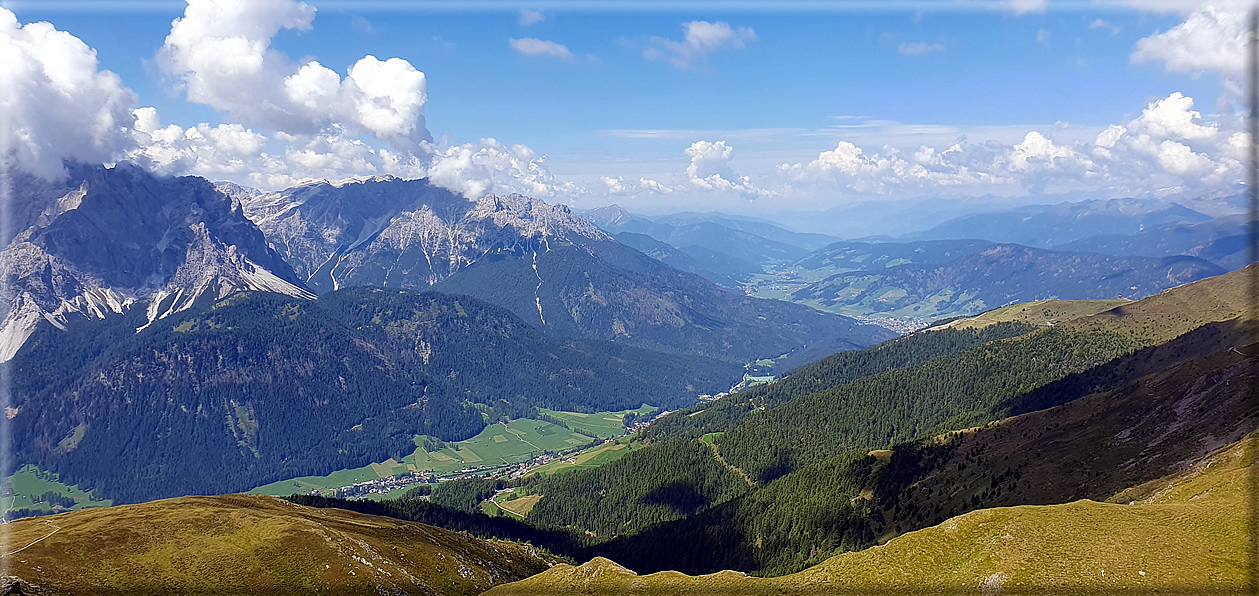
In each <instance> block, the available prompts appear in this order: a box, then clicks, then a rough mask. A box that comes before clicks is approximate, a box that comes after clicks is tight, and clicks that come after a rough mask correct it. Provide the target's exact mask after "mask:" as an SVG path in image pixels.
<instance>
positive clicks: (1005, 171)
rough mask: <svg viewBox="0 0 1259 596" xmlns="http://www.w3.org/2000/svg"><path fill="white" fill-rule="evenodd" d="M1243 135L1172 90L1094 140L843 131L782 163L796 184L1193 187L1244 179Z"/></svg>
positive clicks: (913, 189) (1026, 189)
mask: <svg viewBox="0 0 1259 596" xmlns="http://www.w3.org/2000/svg"><path fill="white" fill-rule="evenodd" d="M1249 141H1250V139H1249V137H1248V135H1246V134H1245V133H1242V132H1240V131H1232V132H1226V131H1225V129H1224V126H1223V125H1222V124H1221V123H1220V122H1205V121H1204V120H1203V118H1202V115H1201V114H1200V113H1199V112H1198V111H1197V110H1195V109H1194V103H1193V99H1192V98H1189V97H1186V96H1184V95H1182V94H1180V93H1173V94H1171V95H1169V96H1167V97H1165V98H1163V99H1160V100H1157V101H1155V102H1152V103H1151V104H1149V105H1148V106H1146V108H1145V109H1144V110H1143V111H1142V112H1141V115H1140V116H1138V117H1136V118H1133V119H1131V120H1128V121H1126V122H1123V123H1121V124H1115V125H1111V126H1109V127H1107V128H1105V129H1103V130H1101V131H1100V132H1099V133H1098V134H1097V135H1096V138H1095V139H1093V140H1092V141H1091V142H1090V141H1075V142H1069V141H1068V142H1060V141H1055V140H1054V139H1053V138H1051V135H1050V134H1048V133H1046V132H1042V131H1039V130H1031V131H1028V132H1027V133H1026V134H1025V135H1024V136H1023V139H1022V140H1021V141H1019V142H1017V143H1010V144H1003V143H999V142H995V141H987V142H978V143H972V142H966V141H963V142H960V143H956V144H953V145H951V146H950V147H948V148H947V149H944V150H943V151H941V150H938V149H937V148H935V147H929V146H922V147H920V148H919V149H918V150H916V151H914V152H912V153H911V154H909V155H902V154H901V152H900V151H898V150H897V149H895V148H891V147H884V148H882V149H880V150H879V151H875V152H873V153H868V152H867V151H865V150H863V149H862V148H861V147H858V146H856V145H854V144H853V143H851V142H848V141H840V142H839V143H838V144H837V145H836V147H835V148H834V149H832V150H828V151H823V152H821V153H819V154H818V157H817V159H814V160H812V161H809V162H801V163H794V164H782V165H780V166H779V167H778V172H779V174H780V175H782V176H783V177H784V178H785V179H786V180H787V181H788V182H789V183H790V184H792V185H793V186H794V188H795V189H796V192H807V191H817V190H819V189H827V188H829V189H835V188H839V189H842V190H844V191H847V192H850V193H856V194H874V195H891V194H897V195H911V194H924V193H936V192H939V191H940V189H942V188H954V189H959V190H965V191H966V192H970V193H988V192H997V193H1002V194H1028V193H1033V194H1034V193H1043V192H1068V191H1076V190H1088V191H1098V192H1102V193H1104V194H1107V195H1110V196H1125V195H1126V196H1131V195H1139V194H1145V193H1149V192H1170V193H1178V194H1193V193H1203V192H1210V191H1213V190H1218V189H1219V188H1221V187H1224V188H1227V187H1229V186H1231V185H1233V184H1236V183H1238V182H1240V181H1241V179H1242V176H1243V172H1244V168H1243V164H1244V159H1245V157H1244V156H1245V151H1246V150H1247V147H1248V146H1249Z"/></svg>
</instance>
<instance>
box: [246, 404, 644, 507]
mask: <svg viewBox="0 0 1259 596" xmlns="http://www.w3.org/2000/svg"><path fill="white" fill-rule="evenodd" d="M655 409H656V408H653V407H651V406H643V407H640V408H638V409H637V410H626V411H621V412H595V413H592V414H583V413H578V412H559V411H553V410H543V412H544V413H545V414H547V415H548V416H551V417H554V418H555V419H557V420H559V421H561V422H563V423H564V424H566V425H568V426H569V428H564V427H562V426H559V425H556V424H552V423H550V422H544V421H541V420H533V419H529V418H522V419H519V420H512V421H511V422H510V423H508V424H503V423H501V422H496V423H494V424H491V425H489V426H487V427H485V429H484V430H482V431H481V432H480V433H478V434H477V435H476V436H475V437H472V438H471V439H467V440H463V441H459V442H456V443H446V444H445V447H443V448H441V449H438V450H436V451H425V450H424V448H423V447H422V446H421V445H423V444H424V443H425V440H424V438H423V437H416V439H415V443H416V449H415V452H414V453H411V454H410V455H408V456H406V457H404V458H402V461H398V460H394V459H390V460H387V461H384V462H379V463H373V464H370V465H367V466H363V467H361V468H353V469H347V470H338V471H336V472H333V473H332V474H329V475H327V476H304V477H301V478H294V479H290V480H281V481H279V482H273V483H271V484H267V485H264V486H260V487H258V488H255V489H253V490H252V491H249V492H251V493H255V494H264V495H273V496H284V495H290V494H294V493H298V494H305V493H309V492H310V491H313V490H320V491H326V490H331V489H334V488H340V487H343V486H350V485H352V484H357V483H359V482H367V481H371V480H376V479H379V478H386V477H389V476H395V475H399V474H408V473H411V472H431V473H433V474H436V475H439V476H440V475H445V474H451V473H455V472H459V471H461V470H465V469H468V468H477V467H480V468H486V467H502V466H506V465H511V464H517V463H520V462H524V461H528V460H530V459H533V458H534V457H538V456H540V455H542V454H543V453H544V452H547V451H550V452H556V451H561V450H564V449H571V448H574V447H580V446H582V445H587V444H590V443H591V442H592V441H595V440H596V439H594V438H592V437H590V436H588V435H587V434H582V433H589V434H590V435H595V436H597V437H598V438H600V439H606V438H611V437H615V436H618V435H621V434H624V432H625V425H624V423H623V420H624V418H625V414H627V413H628V412H635V413H639V414H644V413H648V412H652V411H654V410H655ZM574 431H581V432H574ZM401 492H403V491H393V493H399V494H400V493H401ZM393 493H390V494H393ZM382 498H383V497H382Z"/></svg>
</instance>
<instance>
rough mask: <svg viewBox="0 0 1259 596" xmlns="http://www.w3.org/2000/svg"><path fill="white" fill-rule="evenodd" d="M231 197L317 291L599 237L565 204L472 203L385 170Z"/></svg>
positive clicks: (386, 281)
mask: <svg viewBox="0 0 1259 596" xmlns="http://www.w3.org/2000/svg"><path fill="white" fill-rule="evenodd" d="M240 196H241V202H242V205H243V206H244V209H245V213H246V214H247V215H248V216H249V217H250V218H251V219H253V220H254V221H255V222H257V224H258V226H259V227H260V228H261V229H262V230H263V232H264V233H265V234H266V236H267V239H268V241H269V242H271V244H272V245H273V246H274V247H275V248H276V249H277V250H278V251H280V253H281V254H284V255H285V256H286V258H288V260H289V261H290V262H291V263H292V265H293V268H294V270H295V271H297V273H298V275H300V276H302V277H303V278H304V279H305V280H306V282H307V284H308V285H309V286H310V287H311V288H312V289H314V290H316V291H319V292H325V291H331V290H334V289H337V288H342V287H348V286H353V285H384V286H395V287H417V288H418V287H426V286H431V285H433V284H435V283H437V282H439V281H441V280H443V279H445V278H447V277H449V276H450V275H452V274H454V273H455V272H457V271H458V270H460V269H461V268H463V267H466V266H468V265H470V264H472V263H473V262H475V261H476V260H478V259H480V258H482V257H484V256H486V255H488V254H494V253H499V252H507V253H511V254H522V253H523V252H527V251H529V250H538V249H539V247H537V246H534V245H533V244H532V242H533V241H536V242H537V243H538V244H546V243H547V242H549V241H551V240H569V239H570V236H573V235H576V236H581V237H585V238H590V239H597V240H606V239H607V238H608V236H607V235H606V234H604V233H603V232H601V231H599V229H598V228H596V227H595V226H594V225H592V224H590V223H588V222H586V221H585V220H584V219H581V218H579V217H576V216H573V215H572V212H571V211H569V209H568V207H566V206H564V205H558V206H552V205H548V204H546V203H544V202H542V201H538V200H535V199H531V198H528V197H524V196H521V195H515V194H513V195H508V196H504V197H499V196H495V195H487V196H486V197H484V198H482V199H480V200H479V201H475V202H474V201H469V200H467V199H465V198H463V197H460V196H458V195H456V194H454V193H451V192H450V191H448V190H446V189H444V188H440V187H437V186H433V185H430V184H428V182H427V181H426V180H403V179H400V178H394V177H392V176H381V177H372V178H359V179H350V180H345V181H340V182H328V181H316V182H310V183H307V184H303V185H300V186H296V187H293V188H289V189H285V190H282V191H279V192H274V193H266V194H261V195H256V196H246V195H244V194H241V195H240ZM383 263H389V264H390V266H389V267H382V266H381V265H382V264H383Z"/></svg>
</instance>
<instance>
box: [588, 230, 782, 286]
mask: <svg viewBox="0 0 1259 596" xmlns="http://www.w3.org/2000/svg"><path fill="white" fill-rule="evenodd" d="M613 238H616V241H617V242H620V243H621V244H624V245H626V246H628V247H630V248H633V249H634V250H637V251H639V252H641V253H643V254H645V255H647V256H649V257H651V258H653V259H656V260H657V261H660V262H661V263H664V264H666V265H668V266H670V267H673V268H674V269H678V270H680V271H686V272H687V273H694V274H695V275H698V276H700V277H703V278H704V279H707V280H708V281H711V282H713V283H715V284H717V285H719V286H722V287H725V288H729V289H731V290H735V291H739V290H740V289H741V288H742V286H743V282H745V281H746V280H747V278H748V277H749V276H751V275H753V274H756V273H760V272H761V269H760V267H756V266H754V265H752V264H751V263H748V262H747V261H744V260H742V259H739V258H736V257H732V256H730V255H727V254H723V253H719V252H715V251H711V250H708V249H706V248H702V247H698V246H691V247H688V249H687V250H685V251H683V250H680V249H677V248H674V247H673V245H671V244H666V243H664V242H661V241H659V240H656V239H655V238H652V237H651V236H648V235H646V234H638V233H635V232H620V233H618V234H615V235H613Z"/></svg>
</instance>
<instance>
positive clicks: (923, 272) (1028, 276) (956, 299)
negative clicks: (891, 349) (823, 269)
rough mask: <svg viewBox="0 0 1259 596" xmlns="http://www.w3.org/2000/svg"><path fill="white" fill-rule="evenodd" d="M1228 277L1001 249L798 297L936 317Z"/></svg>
mask: <svg viewBox="0 0 1259 596" xmlns="http://www.w3.org/2000/svg"><path fill="white" fill-rule="evenodd" d="M1220 273H1224V269H1222V268H1220V267H1219V266H1217V265H1215V264H1212V263H1210V262H1208V261H1205V260H1203V259H1199V258H1197V257H1188V256H1176V257H1161V258H1160V257H1116V256H1109V255H1102V254H1097V253H1082V252H1060V251H1050V250H1044V249H1037V248H1030V247H1026V246H1019V245H1014V244H997V245H992V246H989V247H987V248H984V249H983V250H981V251H978V252H973V253H971V254H967V255H965V256H962V257H961V258H958V259H955V260H952V261H949V262H947V263H943V264H917V263H914V264H905V265H897V266H893V267H886V268H878V269H870V270H863V271H850V272H845V273H838V274H835V275H832V276H830V277H827V278H826V279H823V280H821V281H818V282H815V283H812V284H809V285H806V286H804V287H803V288H801V289H799V290H796V291H795V292H794V293H793V295H792V298H793V299H794V300H798V301H801V302H806V303H809V304H814V305H816V306H818V307H819V308H827V309H834V310H836V311H837V312H846V313H853V314H866V313H868V314H880V315H886V316H895V317H919V318H936V317H943V316H949V315H955V314H971V313H978V312H982V311H984V310H988V309H990V308H995V307H998V306H1003V305H1006V304H1010V303H1013V302H1029V301H1032V300H1041V299H1046V298H1061V299H1069V300H1078V299H1099V298H1115V297H1117V296H1122V297H1125V298H1129V299H1139V298H1144V297H1146V296H1150V295H1152V294H1156V293H1158V292H1161V291H1163V290H1166V289H1168V288H1171V287H1174V286H1177V285H1180V284H1183V283H1188V282H1191V281H1196V280H1198V279H1202V278H1205V277H1210V276H1212V275H1219V274H1220Z"/></svg>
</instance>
